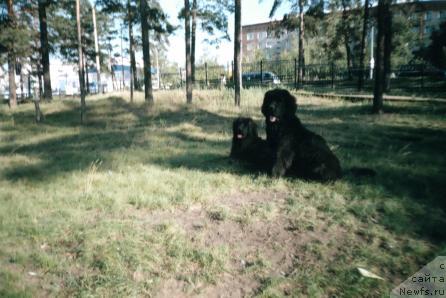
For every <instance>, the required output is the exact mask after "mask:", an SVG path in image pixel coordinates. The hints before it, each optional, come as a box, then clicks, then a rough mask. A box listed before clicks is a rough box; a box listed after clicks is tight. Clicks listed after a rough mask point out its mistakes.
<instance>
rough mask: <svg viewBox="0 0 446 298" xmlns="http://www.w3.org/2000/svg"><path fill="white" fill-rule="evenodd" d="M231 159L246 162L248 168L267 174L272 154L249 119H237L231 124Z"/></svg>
mask: <svg viewBox="0 0 446 298" xmlns="http://www.w3.org/2000/svg"><path fill="white" fill-rule="evenodd" d="M232 133H233V136H232V148H231V155H230V157H231V158H234V159H237V160H240V161H243V162H246V163H247V164H248V166H250V168H252V169H253V170H257V171H262V172H269V171H270V170H271V166H272V158H273V153H272V151H271V149H270V148H269V146H268V143H267V142H266V141H265V140H263V139H261V138H260V137H259V136H258V134H257V125H256V124H255V122H254V121H253V120H252V119H251V118H237V119H235V120H234V122H233V123H232Z"/></svg>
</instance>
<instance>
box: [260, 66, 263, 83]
mask: <svg viewBox="0 0 446 298" xmlns="http://www.w3.org/2000/svg"><path fill="white" fill-rule="evenodd" d="M260 86H263V59H262V60H260Z"/></svg>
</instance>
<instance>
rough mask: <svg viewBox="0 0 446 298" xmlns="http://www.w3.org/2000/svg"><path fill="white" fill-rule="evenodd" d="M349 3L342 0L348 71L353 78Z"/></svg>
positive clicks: (350, 77) (349, 77)
mask: <svg viewBox="0 0 446 298" xmlns="http://www.w3.org/2000/svg"><path fill="white" fill-rule="evenodd" d="M347 9H348V7H347V3H346V0H342V31H343V32H342V33H343V35H344V46H345V52H346V56H347V73H348V79H349V80H351V79H352V74H351V68H352V55H351V51H350V30H349V26H348V15H347V13H348V12H347Z"/></svg>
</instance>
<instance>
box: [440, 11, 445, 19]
mask: <svg viewBox="0 0 446 298" xmlns="http://www.w3.org/2000/svg"><path fill="white" fill-rule="evenodd" d="M440 18H441V19H446V10H443V11H440Z"/></svg>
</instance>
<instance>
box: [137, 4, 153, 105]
mask: <svg viewBox="0 0 446 298" xmlns="http://www.w3.org/2000/svg"><path fill="white" fill-rule="evenodd" d="M140 13H141V36H142V52H143V60H144V100H145V101H146V102H147V103H149V104H152V103H153V90H152V69H151V68H152V67H151V65H150V43H149V24H148V6H147V0H140Z"/></svg>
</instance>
